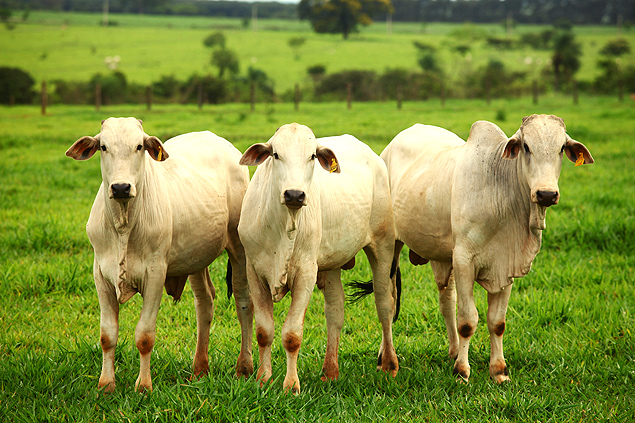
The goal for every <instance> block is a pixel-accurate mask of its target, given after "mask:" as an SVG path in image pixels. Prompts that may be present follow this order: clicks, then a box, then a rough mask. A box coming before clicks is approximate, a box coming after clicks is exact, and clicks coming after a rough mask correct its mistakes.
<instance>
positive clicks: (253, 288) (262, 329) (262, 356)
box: [247, 262, 274, 386]
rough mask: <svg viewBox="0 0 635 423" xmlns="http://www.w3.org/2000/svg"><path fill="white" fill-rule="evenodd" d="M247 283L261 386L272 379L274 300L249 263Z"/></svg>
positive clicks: (267, 287)
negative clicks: (252, 308) (254, 323)
mask: <svg viewBox="0 0 635 423" xmlns="http://www.w3.org/2000/svg"><path fill="white" fill-rule="evenodd" d="M247 281H248V282H249V291H250V293H251V299H252V301H253V307H254V318H255V322H256V341H257V342H258V356H259V357H258V373H257V374H256V377H257V379H258V380H259V381H260V385H261V386H262V385H263V384H265V383H267V382H268V381H269V379H270V378H271V375H272V374H273V373H272V369H271V344H272V343H273V336H274V321H273V299H272V298H271V291H270V290H269V286H268V285H267V284H266V282H265V281H262V280H261V279H260V278H259V277H258V275H257V274H256V271H255V270H254V269H253V267H252V266H251V265H250V264H249V262H247Z"/></svg>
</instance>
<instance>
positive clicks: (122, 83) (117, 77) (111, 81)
mask: <svg viewBox="0 0 635 423" xmlns="http://www.w3.org/2000/svg"><path fill="white" fill-rule="evenodd" d="M97 84H100V85H101V103H102V104H118V103H125V102H126V100H127V88H128V83H127V81H126V76H125V75H124V74H123V73H122V72H120V71H114V72H112V73H111V74H109V75H102V74H100V73H97V74H95V75H93V77H92V78H91V79H90V81H89V82H88V88H89V90H90V92H91V93H92V95H91V96H90V98H91V101H92V102H94V101H95V95H96V91H95V90H96V87H97Z"/></svg>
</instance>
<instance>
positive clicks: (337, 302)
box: [318, 269, 344, 381]
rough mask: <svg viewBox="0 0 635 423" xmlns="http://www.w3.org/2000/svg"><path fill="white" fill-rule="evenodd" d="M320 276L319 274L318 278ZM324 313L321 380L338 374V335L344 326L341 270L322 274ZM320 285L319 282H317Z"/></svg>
mask: <svg viewBox="0 0 635 423" xmlns="http://www.w3.org/2000/svg"><path fill="white" fill-rule="evenodd" d="M320 276H322V275H319V276H318V278H319V277H320ZM324 276H325V278H326V281H325V282H324V288H323V292H324V315H325V316H326V327H327V341H326V355H325V356H324V365H323V366H322V373H323V375H322V380H323V381H326V380H328V379H330V380H335V379H337V378H338V377H339V375H340V370H339V363H338V350H339V344H340V335H341V332H342V327H343V326H344V289H343V287H342V280H341V270H340V269H337V270H332V271H330V272H328V273H327V274H326V275H324ZM318 285H320V284H318Z"/></svg>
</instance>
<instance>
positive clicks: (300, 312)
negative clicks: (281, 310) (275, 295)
mask: <svg viewBox="0 0 635 423" xmlns="http://www.w3.org/2000/svg"><path fill="white" fill-rule="evenodd" d="M303 270H304V272H303V273H302V274H298V275H296V277H295V280H294V282H293V289H292V290H291V306H290V307H289V313H288V314H287V318H286V319H285V321H284V324H283V325H282V332H281V335H282V346H283V347H284V350H285V351H286V352H287V374H286V376H285V378H284V382H283V384H282V387H283V388H284V390H285V391H291V392H292V393H293V394H296V395H297V394H299V393H300V379H299V378H298V355H299V354H300V346H301V345H302V331H303V328H304V315H305V314H306V309H307V307H308V306H309V301H310V300H311V293H312V292H313V288H314V287H315V283H316V275H317V265H316V266H306V269H303Z"/></svg>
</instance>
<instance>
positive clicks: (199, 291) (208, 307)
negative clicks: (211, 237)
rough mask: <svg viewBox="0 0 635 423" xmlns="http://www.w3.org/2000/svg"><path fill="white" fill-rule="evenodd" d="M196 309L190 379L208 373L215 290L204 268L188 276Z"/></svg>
mask: <svg viewBox="0 0 635 423" xmlns="http://www.w3.org/2000/svg"><path fill="white" fill-rule="evenodd" d="M189 279H190V286H191V287H192V292H193V293H194V307H195V308H196V351H195V353H194V362H193V364H192V377H193V378H196V377H199V376H204V375H207V374H208V373H209V359H208V350H209V330H210V326H211V324H212V319H213V318H214V299H215V297H216V290H215V289H214V284H213V283H212V280H211V279H210V277H209V271H208V269H207V267H206V268H204V269H203V270H201V271H200V272H197V273H194V274H192V275H190V276H189Z"/></svg>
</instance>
